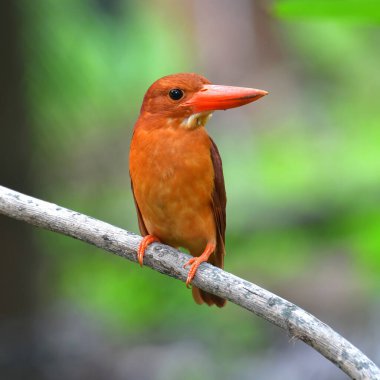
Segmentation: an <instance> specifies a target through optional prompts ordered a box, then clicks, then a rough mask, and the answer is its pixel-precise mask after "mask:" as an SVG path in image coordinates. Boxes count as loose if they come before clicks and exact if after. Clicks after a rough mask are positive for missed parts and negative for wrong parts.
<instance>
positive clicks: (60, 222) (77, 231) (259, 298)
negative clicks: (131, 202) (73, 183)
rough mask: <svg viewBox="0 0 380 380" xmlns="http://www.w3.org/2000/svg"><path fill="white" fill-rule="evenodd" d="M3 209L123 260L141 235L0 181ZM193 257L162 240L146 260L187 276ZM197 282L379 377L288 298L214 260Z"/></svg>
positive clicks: (348, 367) (356, 370)
mask: <svg viewBox="0 0 380 380" xmlns="http://www.w3.org/2000/svg"><path fill="white" fill-rule="evenodd" d="M0 213H2V214H4V215H7V216H9V217H11V218H14V219H19V220H23V221H24V222H27V223H30V224H33V225H35V226H38V227H42V228H44V229H47V230H51V231H54V232H58V233H61V234H64V235H67V236H71V237H73V238H76V239H79V240H82V241H85V242H87V243H89V244H92V245H94V246H96V247H99V248H102V249H104V250H106V251H109V252H111V253H114V254H116V255H118V256H121V257H123V258H125V259H128V260H131V261H136V249H137V247H138V245H139V243H140V241H141V236H139V235H136V234H134V233H131V232H128V231H126V230H123V229H121V228H118V227H114V226H112V225H110V224H108V223H105V222H102V221H100V220H97V219H94V218H91V217H89V216H86V215H83V214H81V213H79V212H75V211H72V210H68V209H66V208H63V207H60V206H57V205H55V204H52V203H48V202H45V201H42V200H39V199H36V198H33V197H29V196H27V195H24V194H21V193H18V192H16V191H13V190H10V189H7V188H5V187H3V186H0ZM188 259H189V256H188V255H186V254H184V253H181V252H179V251H177V250H175V249H173V248H171V247H168V246H165V245H163V244H156V243H155V244H152V245H151V246H150V247H149V248H148V249H147V251H146V255H145V257H144V264H145V265H146V266H149V267H150V268H152V269H154V270H156V271H158V272H160V273H163V274H166V275H168V276H171V277H174V278H177V279H178V280H181V281H186V276H187V270H186V269H183V265H184V264H185V263H186V262H187V260H188ZM193 283H194V285H196V286H197V287H199V288H201V289H203V290H206V291H207V292H210V293H213V294H216V295H218V296H220V297H223V298H226V299H227V300H229V301H231V302H233V303H235V304H236V305H239V306H241V307H243V308H245V309H247V310H249V311H251V312H253V313H254V314H256V315H258V316H259V317H261V318H264V319H266V320H267V321H269V322H271V323H273V324H275V325H276V326H279V327H281V328H282V329H284V330H285V331H286V332H287V333H288V334H289V335H290V336H291V337H294V338H296V339H300V340H302V341H303V342H305V343H307V344H308V345H310V346H311V347H313V348H314V349H315V350H317V351H318V352H320V353H321V354H322V355H323V356H325V357H326V358H327V359H329V360H330V361H331V362H333V363H334V364H335V365H336V366H338V367H339V368H340V369H341V370H342V371H344V372H345V373H346V374H347V375H348V376H349V377H351V378H352V379H377V380H380V370H379V368H378V367H377V366H376V365H375V364H374V363H373V362H372V361H371V360H370V359H368V358H367V357H366V356H365V355H364V354H363V353H362V352H361V351H360V350H359V349H357V348H356V347H355V346H353V345H352V344H351V343H350V342H348V341H347V340H346V339H344V338H343V337H342V336H340V335H339V334H338V333H336V332H335V331H334V330H332V329H331V328H330V327H329V326H327V325H326V324H325V323H323V322H321V321H320V320H318V319H317V318H316V317H314V316H313V315H311V314H310V313H308V312H306V311H305V310H302V309H301V308H299V307H298V306H296V305H294V304H292V303H290V302H288V301H286V300H285V299H283V298H281V297H279V296H277V295H275V294H273V293H270V292H269V291H267V290H265V289H263V288H260V287H259V286H257V285H255V284H252V283H250V282H248V281H245V280H243V279H241V278H239V277H236V276H234V275H232V274H230V273H228V272H225V271H223V270H221V269H219V268H216V267H214V266H212V265H210V264H207V263H206V264H202V265H201V266H200V267H199V269H198V271H197V274H196V276H195V278H194V281H193Z"/></svg>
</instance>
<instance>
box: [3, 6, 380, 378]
mask: <svg viewBox="0 0 380 380" xmlns="http://www.w3.org/2000/svg"><path fill="white" fill-rule="evenodd" d="M0 7H1V11H0V39H1V57H0V58H1V59H0V72H1V83H0V111H1V112H0V123H1V124H0V128H1V129H0V131H1V133H0V154H1V161H0V175H1V177H0V183H1V184H2V185H5V186H9V187H11V188H13V189H15V190H19V191H23V192H25V193H28V194H31V195H34V196H36V197H39V198H42V199H45V200H48V201H52V202H55V203H58V204H60V205H62V206H66V207H68V208H71V209H75V210H77V211H80V212H83V213H86V214H89V215H91V216H93V217H96V218H99V219H102V220H105V221H107V222H109V223H112V224H115V225H117V226H121V227H123V228H126V229H128V230H132V231H134V232H137V231H138V228H137V223H136V216H135V210H134V205H133V199H132V194H131V191H130V186H129V176H128V150H129V142H130V138H131V133H132V128H133V124H134V121H135V120H136V118H137V115H138V112H139V107H140V105H141V101H142V97H143V95H144V93H145V91H146V89H147V88H148V86H149V85H150V84H151V83H152V82H153V81H154V80H156V79H158V78H159V77H161V76H163V75H167V74H171V73H175V72H186V71H191V72H197V73H200V74H203V75H205V76H206V77H208V78H209V79H210V80H211V81H212V82H214V83H217V84H227V85H241V86H247V87H256V88H262V89H265V90H268V91H269V92H270V95H269V96H267V97H266V98H265V99H262V100H260V101H259V102H257V103H254V104H253V105H250V106H246V107H243V108H239V109H234V110H230V111H228V112H219V113H215V114H214V117H213V118H212V120H211V121H210V123H209V125H208V130H209V132H210V134H211V135H212V137H213V138H214V140H215V141H216V142H217V144H218V146H219V149H220V152H221V156H222V159H223V163H224V174H225V180H226V188H227V195H228V208H227V257H226V270H228V271H230V272H232V273H234V274H236V275H238V276H241V277H243V278H245V279H247V280H250V281H253V282H255V283H257V284H259V285H261V286H263V287H265V288H267V289H269V290H271V291H273V292H275V293H277V294H279V295H281V296H283V297H285V298H287V299H289V300H290V301H292V302H295V303H297V304H298V305H300V306H301V307H303V308H305V309H307V310H308V311H310V312H312V313H313V314H315V315H316V316H317V317H319V318H321V319H322V320H324V321H325V322H327V323H328V324H330V325H331V326H332V327H333V328H335V329H336V330H337V331H338V332H340V333H341V334H342V335H344V336H345V337H346V338H348V339H350V340H351V341H352V342H353V343H354V344H355V345H357V346H358V347H359V348H361V349H362V350H363V351H364V352H365V353H367V354H368V355H369V356H370V357H371V358H372V359H373V360H374V361H375V362H377V364H379V363H380V344H379V341H380V329H379V319H380V299H379V290H380V205H379V201H380V150H379V147H380V124H379V119H380V107H379V105H380V103H379V90H380V74H379V67H380V66H379V62H380V29H379V23H380V3H379V2H378V1H368V0H357V1H354V0H346V1H337V0H330V1H322V0H309V1H308V2H306V1H297V0H283V1H265V0H262V1H258V0H257V1H253V0H239V1H228V0H219V1H217V0H207V1H201V0H192V1H187V2H180V1H175V0H161V1H158V0H156V1H154V0H149V1H137V0H65V1H54V0H34V1H26V0H24V1H22V0H19V1H4V2H2V4H1V5H0ZM0 318H1V320H0V378H1V379H7V380H8V379H9V380H14V379H48V380H50V379H53V380H56V379H57V380H60V379H74V380H77V379H78V380H79V379H82V380H83V379H84V380H85V379H92V380H103V379H114V380H118V379H136V380H145V379H147V380H148V379H159V380H161V379H168V380H171V379H173V380H174V379H195V380H197V379H220V380H223V379H271V380H276V379H292V380H297V379H345V378H346V377H345V375H343V374H342V373H341V372H340V371H339V370H338V369H337V368H335V367H334V366H333V365H332V364H331V363H329V362H328V361H327V360H325V359H324V358H322V357H321V356H320V355H319V354H317V353H316V352H314V351H313V350H312V349H311V348H309V347H308V346H306V345H305V344H303V343H302V342H297V341H295V340H293V339H291V338H290V337H289V336H287V335H286V334H285V333H283V332H282V331H281V330H280V329H278V328H276V327H274V326H272V325H270V324H268V323H266V322H264V321H262V320H260V319H259V318H258V317H255V316H253V315H251V314H250V313H248V312H246V311H244V310H242V309H240V308H238V307H236V306H235V305H233V304H228V306H227V307H226V308H224V309H221V310H220V309H216V308H209V307H205V306H202V307H200V306H198V305H196V304H194V302H193V300H192V297H191V293H190V292H189V291H188V290H187V289H186V287H185V286H184V285H183V284H182V283H180V282H178V281H175V280H173V279H171V278H167V277H165V276H162V275H160V274H158V273H155V272H153V271H151V270H150V269H148V268H144V269H140V268H139V267H138V266H137V265H136V264H133V263H131V262H126V261H125V260H122V259H120V258H117V257H114V256H112V255H107V254H105V253H104V252H102V251H100V250H97V249H95V248H93V247H90V246H88V245H86V244H84V243H81V242H78V241H75V240H73V239H70V238H66V237H62V236H59V235H57V234H53V233H49V232H46V231H41V230H38V229H36V228H33V227H32V226H28V225H25V224H22V223H21V222H16V221H12V220H10V219H7V218H5V217H0Z"/></svg>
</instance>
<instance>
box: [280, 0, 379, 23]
mask: <svg viewBox="0 0 380 380" xmlns="http://www.w3.org/2000/svg"><path fill="white" fill-rule="evenodd" d="M273 11H274V14H275V15H276V16H278V17H281V18H289V19H290V18H291V19H299V20H306V19H328V20H336V21H352V22H365V23H380V1H378V0H309V1H305V0H278V1H277V2H276V3H275V5H274V8H273Z"/></svg>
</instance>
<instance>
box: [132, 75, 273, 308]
mask: <svg viewBox="0 0 380 380" xmlns="http://www.w3.org/2000/svg"><path fill="white" fill-rule="evenodd" d="M266 94H267V92H266V91H262V90H256V89H252V88H244V87H232V86H218V85H213V84H211V83H210V81H208V80H207V79H206V78H204V77H202V76H200V75H197V74H192V73H183V74H175V75H169V76H166V77H163V78H161V79H159V80H157V81H156V82H154V83H153V84H152V85H151V87H150V88H149V89H148V91H147V93H146V94H145V97H144V101H143V104H142V107H141V112H140V116H139V118H138V120H137V122H136V124H135V128H134V132H133V137H132V142H131V148H130V155H129V172H130V176H131V185H132V192H133V196H134V200H135V205H136V209H137V216H138V222H139V228H140V232H141V234H142V235H143V236H144V238H143V240H142V242H141V244H140V246H139V249H138V253H137V258H138V261H139V263H140V265H141V266H142V264H143V258H144V252H145V250H146V248H147V247H148V245H149V244H151V243H153V242H161V243H164V244H168V245H170V246H172V247H175V248H178V247H183V248H186V249H188V250H189V252H190V253H191V255H192V256H194V257H193V258H192V259H190V260H189V261H188V262H187V263H186V264H185V267H186V266H189V265H190V270H189V273H188V277H187V281H186V285H187V286H189V284H190V283H191V281H192V280H193V278H194V276H195V273H196V271H197V268H198V267H199V265H200V264H201V263H202V262H204V261H208V262H209V263H211V264H213V265H216V266H218V267H219V268H223V261H224V255H225V249H224V236H225V230H226V191H225V188H224V178H223V169H222V161H221V159H220V155H219V152H218V148H217V147H216V145H215V143H214V142H213V140H212V139H211V138H210V137H209V135H208V134H207V132H206V129H205V125H206V123H207V121H208V120H209V118H210V116H211V114H212V112H213V111H215V110H226V109H228V108H234V107H239V106H242V105H244V104H247V103H251V102H253V101H255V100H257V99H259V98H261V97H262V96H264V95H266ZM192 293H193V297H194V300H195V302H196V303H198V304H202V303H204V302H205V303H207V304H208V305H214V304H215V305H217V306H219V307H222V306H224V305H225V303H226V300H225V299H223V298H220V297H218V296H215V295H213V294H210V293H207V292H205V291H203V290H201V289H198V288H196V287H194V286H193V287H192Z"/></svg>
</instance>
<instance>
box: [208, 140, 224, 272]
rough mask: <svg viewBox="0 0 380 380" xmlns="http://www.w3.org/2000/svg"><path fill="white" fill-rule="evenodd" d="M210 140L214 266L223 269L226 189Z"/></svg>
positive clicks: (213, 146)
mask: <svg viewBox="0 0 380 380" xmlns="http://www.w3.org/2000/svg"><path fill="white" fill-rule="evenodd" d="M210 140H211V149H210V153H211V160H212V164H213V167H214V191H213V193H212V211H213V213H214V219H215V225H216V249H215V265H217V266H218V267H219V268H223V262H224V254H225V249H224V241H225V233H226V204H227V197H226V189H225V187H224V177H223V167H222V160H221V158H220V155H219V151H218V148H217V147H216V145H215V143H214V141H213V140H212V139H211V138H210Z"/></svg>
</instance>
